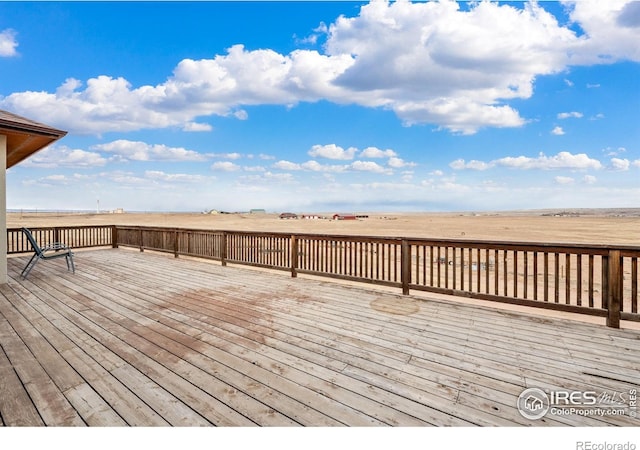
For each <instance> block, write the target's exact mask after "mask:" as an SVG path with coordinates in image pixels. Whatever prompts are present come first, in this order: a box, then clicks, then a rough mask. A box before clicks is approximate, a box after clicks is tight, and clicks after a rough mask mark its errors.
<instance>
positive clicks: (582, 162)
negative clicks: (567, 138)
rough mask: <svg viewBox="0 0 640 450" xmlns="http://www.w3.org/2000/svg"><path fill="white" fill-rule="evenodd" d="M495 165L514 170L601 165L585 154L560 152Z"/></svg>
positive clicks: (503, 160)
mask: <svg viewBox="0 0 640 450" xmlns="http://www.w3.org/2000/svg"><path fill="white" fill-rule="evenodd" d="M495 164H497V165H500V166H504V167H511V168H514V169H544V170H548V169H571V170H584V169H601V168H602V164H601V163H600V161H598V160H597V159H592V158H590V157H589V156H587V155H586V154H585V153H578V154H575V155H574V154H571V153H569V152H560V153H558V154H557V155H554V156H546V155H544V154H543V153H541V154H540V155H539V156H538V157H537V158H528V157H526V156H519V157H517V158H512V157H507V158H501V159H498V160H496V161H495Z"/></svg>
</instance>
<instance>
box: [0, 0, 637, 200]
mask: <svg viewBox="0 0 640 450" xmlns="http://www.w3.org/2000/svg"><path fill="white" fill-rule="evenodd" d="M637 42H640V2H631V1H626V0H620V1H617V0H616V1H607V2H603V1H578V2H538V3H529V2H507V3H502V2H500V3H496V2H473V3H466V2H465V3H463V2H450V1H444V2H417V3H410V2H406V1H399V2H392V3H386V2H375V3H366V2H334V1H331V2H270V1H262V2H191V3H180V2H136V3H128V2H105V3H98V2H80V3H76V2H59V3H58V2H42V3H32V2H3V3H1V4H0V109H5V110H8V111H11V112H14V113H16V114H20V115H23V116H26V117H29V118H31V119H34V120H38V121H41V122H44V123H46V124H49V125H52V126H56V127H58V128H61V129H63V130H67V131H68V132H69V133H68V135H67V136H66V137H65V138H63V139H62V140H60V141H59V142H58V143H56V144H54V145H52V146H50V147H49V148H47V149H45V150H43V151H41V152H39V153H38V154H36V155H34V156H33V157H31V158H30V159H29V160H26V161H24V162H23V163H21V164H19V165H17V166H15V167H14V168H12V169H10V170H9V173H8V175H7V204H8V207H9V208H16V209H19V208H25V209H33V208H38V209H85V210H91V209H95V208H96V205H97V201H98V200H99V202H100V208H101V209H115V208H125V209H126V210H151V211H202V210H206V209H220V210H231V211H242V210H248V209H250V208H265V209H267V210H269V211H274V212H277V211H284V210H287V211H295V212H304V211H309V212H311V211H327V212H330V211H334V210H340V211H468V210H475V211H478V210H510V209H538V208H578V207H640V131H639V130H640V127H639V125H640V46H638V44H637Z"/></svg>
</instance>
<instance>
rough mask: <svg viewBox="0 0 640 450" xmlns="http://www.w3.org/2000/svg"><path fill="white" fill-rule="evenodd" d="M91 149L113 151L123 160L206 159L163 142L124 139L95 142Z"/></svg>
mask: <svg viewBox="0 0 640 450" xmlns="http://www.w3.org/2000/svg"><path fill="white" fill-rule="evenodd" d="M91 149H92V150H97V151H101V152H107V153H113V154H114V155H116V156H117V157H119V158H120V159H121V160H123V161H205V160H206V159H207V158H206V156H204V155H202V154H200V153H198V152H196V151H193V150H187V149H185V148H182V147H168V146H166V145H163V144H147V143H146V142H141V141H129V140H126V139H118V140H116V141H113V142H109V143H107V144H97V145H94V146H92V147H91Z"/></svg>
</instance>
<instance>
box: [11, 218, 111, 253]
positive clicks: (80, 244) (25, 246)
mask: <svg viewBox="0 0 640 450" xmlns="http://www.w3.org/2000/svg"><path fill="white" fill-rule="evenodd" d="M29 230H31V234H33V237H34V238H35V239H36V242H38V244H39V245H40V246H41V247H44V246H46V245H48V244H53V243H54V242H63V243H65V244H66V245H68V246H69V247H72V248H89V247H103V246H113V242H114V240H113V230H114V227H113V226H112V225H88V226H74V227H35V228H29ZM32 251H33V248H32V247H31V244H30V243H29V240H28V239H27V236H26V235H25V234H24V233H23V232H22V229H21V228H9V229H7V254H8V255H11V254H16V253H27V252H32Z"/></svg>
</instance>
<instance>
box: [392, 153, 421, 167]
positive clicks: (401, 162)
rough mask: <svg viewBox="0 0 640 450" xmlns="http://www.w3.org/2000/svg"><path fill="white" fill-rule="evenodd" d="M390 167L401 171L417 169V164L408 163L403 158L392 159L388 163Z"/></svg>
mask: <svg viewBox="0 0 640 450" xmlns="http://www.w3.org/2000/svg"><path fill="white" fill-rule="evenodd" d="M387 164H388V165H389V167H393V168H394V169H401V168H402V167H415V165H416V163H412V162H406V161H405V160H403V159H402V158H397V157H395V156H394V157H392V158H389V161H387Z"/></svg>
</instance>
